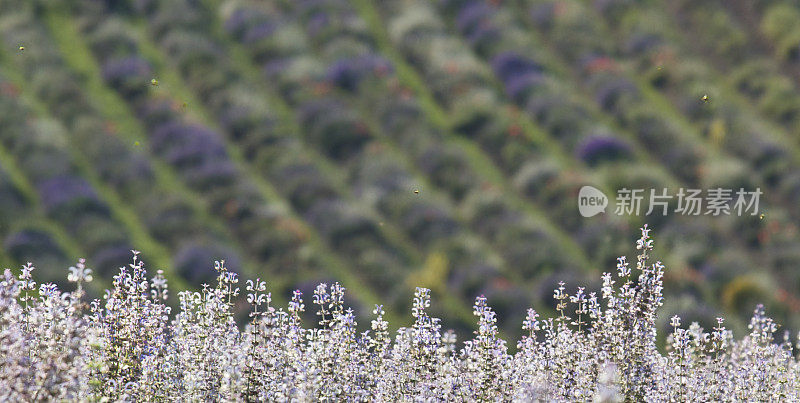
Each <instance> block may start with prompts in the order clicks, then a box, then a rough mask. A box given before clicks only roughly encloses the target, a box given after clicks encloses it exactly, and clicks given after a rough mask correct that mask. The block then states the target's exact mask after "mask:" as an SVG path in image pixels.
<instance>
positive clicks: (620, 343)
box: [0, 226, 800, 402]
mask: <svg viewBox="0 0 800 403" xmlns="http://www.w3.org/2000/svg"><path fill="white" fill-rule="evenodd" d="M652 248H653V242H652V240H651V239H650V238H649V230H648V229H647V227H646V226H645V227H644V228H643V229H642V237H641V239H639V240H638V242H637V249H639V250H640V254H639V256H638V259H637V261H636V265H635V268H633V267H630V266H629V263H628V261H627V260H626V259H625V258H620V259H619V261H618V265H617V273H616V275H612V274H610V273H605V274H604V275H603V286H602V290H601V295H600V296H598V295H596V294H595V293H589V294H588V295H587V294H585V290H584V289H583V288H579V289H578V291H577V292H576V293H575V294H574V295H568V294H567V293H566V292H565V288H564V286H563V284H562V285H560V287H559V288H558V289H557V290H556V291H555V294H554V297H555V299H556V300H557V302H558V307H557V310H558V314H557V315H556V317H554V318H547V319H543V318H540V316H539V314H538V313H536V311H534V310H532V309H531V310H529V311H528V315H527V317H526V319H525V321H524V322H523V324H522V328H523V329H524V330H525V331H526V335H525V336H524V337H523V338H522V340H520V341H519V342H518V343H517V352H516V353H514V354H511V353H509V351H508V349H507V346H506V342H505V341H504V340H502V339H500V338H499V337H498V331H497V326H496V324H495V322H496V320H497V319H496V317H495V312H494V311H493V310H492V309H491V308H490V307H489V306H488V305H487V301H486V299H485V298H483V297H478V298H477V299H476V301H475V305H474V307H473V308H474V314H475V316H476V317H477V322H478V325H477V329H476V331H475V335H474V337H473V338H472V339H471V340H467V341H465V342H464V343H463V344H462V345H461V346H460V347H457V345H456V339H455V335H454V333H453V332H452V331H444V332H443V331H442V329H441V325H440V321H439V319H437V318H434V317H431V316H429V315H428V308H429V307H430V305H431V298H430V290H428V289H424V288H418V289H417V290H416V292H415V294H414V298H413V304H412V315H413V318H414V323H413V325H411V326H410V327H408V328H400V329H399V330H398V331H397V333H396V335H395V336H394V338H391V337H390V332H389V330H388V329H389V327H388V323H387V322H386V321H385V320H384V314H385V312H384V310H383V307H382V306H376V307H375V310H374V311H373V314H374V315H376V317H375V318H374V319H373V320H372V321H371V326H370V327H371V329H370V330H368V331H364V332H358V331H357V326H356V320H355V317H354V315H353V312H352V311H351V310H350V309H347V308H345V306H344V291H345V290H344V288H343V287H341V286H340V285H339V284H333V285H332V286H329V285H327V284H320V285H319V286H318V287H317V288H316V290H315V291H314V295H313V296H312V299H311V301H312V303H313V304H314V305H315V306H316V308H315V309H316V310H317V311H316V313H317V315H318V317H319V323H318V326H314V327H310V328H307V327H304V326H303V325H302V323H301V318H302V314H303V312H304V311H305V309H306V307H305V304H304V302H303V298H302V293H300V292H299V291H297V292H295V293H294V294H293V296H292V299H291V301H290V302H289V305H288V308H287V309H285V310H284V309H276V308H275V307H273V306H272V305H271V303H272V298H271V294H269V293H267V292H266V289H267V287H266V283H265V282H264V281H262V280H261V279H257V280H255V281H252V280H248V281H247V282H246V294H247V296H246V300H247V303H249V305H250V307H251V314H250V321H249V324H248V325H247V326H246V327H245V328H244V329H243V330H242V329H240V328H239V327H238V326H237V325H236V322H235V320H234V315H233V313H232V312H233V307H234V305H235V304H236V303H237V302H238V301H239V299H240V298H238V296H239V288H238V286H237V284H238V282H239V279H238V277H237V275H236V274H235V273H232V272H229V271H228V270H227V269H226V268H225V264H224V262H216V265H215V267H216V270H217V272H218V277H217V284H216V286H215V287H204V288H203V290H202V291H200V292H188V291H184V292H181V293H179V294H178V297H179V300H180V311H179V312H177V314H176V315H175V317H174V318H173V319H170V309H169V308H168V307H167V306H166V305H164V301H165V300H166V298H167V284H166V282H165V280H164V277H163V275H162V273H160V272H159V273H158V274H157V275H156V276H155V277H154V278H152V279H148V278H146V276H145V270H144V266H143V264H142V262H141V261H140V260H138V257H137V252H135V251H134V258H133V263H132V264H130V265H129V267H125V268H122V269H121V270H120V273H119V274H118V275H117V276H115V277H114V284H113V286H114V287H113V289H112V290H109V291H108V292H107V293H106V295H105V297H104V299H103V300H95V301H93V302H91V303H90V304H88V305H87V304H84V303H83V302H82V299H83V297H84V292H83V288H82V284H83V283H84V282H87V281H91V270H90V269H88V268H86V266H85V264H84V262H83V261H80V262H79V263H78V264H77V265H76V266H75V267H72V268H70V274H69V280H70V281H71V282H74V283H77V290H76V291H74V292H62V291H59V290H58V289H57V288H56V287H55V286H54V285H52V284H43V285H40V286H39V287H38V288H37V287H36V283H35V282H34V281H33V279H32V271H33V266H31V265H30V264H29V265H26V266H24V267H23V268H22V272H21V274H19V275H17V276H14V275H13V274H12V272H11V271H10V270H5V272H4V274H3V276H2V278H0V280H2V282H0V400H3V401H37V400H48V401H49V400H75V401H86V400H100V401H165V400H188V401H220V400H224V401H253V400H259V401H262V400H270V401H272V400H281V401H283V400H290V399H291V400H301V401H308V400H336V401H339V400H348V401H410V400H414V401H417V400H419V401H430V400H434V401H440V400H446V401H451V400H454V401H476V400H477V401H486V400H490V401H517V400H519V401H530V400H545V401H603V402H611V401H623V400H624V401H723V400H725V401H727V400H736V401H797V400H800V392H798V390H799V389H800V388H799V387H800V383H799V382H798V381H799V380H800V379H798V378H799V377H800V366H799V365H798V362H797V360H796V359H795V358H794V354H793V349H794V346H792V344H791V343H790V342H789V341H788V338H785V339H784V341H783V342H782V343H779V344H776V343H775V339H774V336H775V332H776V330H777V326H776V324H775V323H774V322H773V321H772V320H771V319H769V318H767V317H766V316H765V315H764V311H763V308H762V307H758V308H757V309H756V311H755V315H754V316H753V319H752V322H751V324H750V329H751V332H750V334H749V335H747V336H745V337H744V338H743V339H741V340H734V339H733V337H732V334H731V332H730V331H728V330H726V329H725V328H724V327H723V326H722V323H723V320H722V319H721V318H719V319H718V324H717V326H716V327H715V328H714V329H712V331H711V332H710V333H708V332H705V331H704V330H703V329H702V328H700V327H699V326H698V325H697V324H696V323H694V324H691V325H690V326H689V327H688V328H681V327H680V326H681V321H680V318H678V317H674V318H673V319H672V321H671V324H672V326H673V328H674V330H673V332H672V333H671V334H670V335H668V337H667V340H668V346H667V350H666V352H662V351H659V349H658V348H657V345H656V327H655V313H656V309H657V308H658V307H659V306H660V305H661V304H662V297H661V295H662V292H661V291H662V276H663V273H664V267H663V266H662V265H661V263H659V262H655V263H649V261H648V260H649V256H648V255H649V253H650V251H651V250H652Z"/></svg>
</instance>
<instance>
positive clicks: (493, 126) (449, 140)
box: [0, 0, 800, 336]
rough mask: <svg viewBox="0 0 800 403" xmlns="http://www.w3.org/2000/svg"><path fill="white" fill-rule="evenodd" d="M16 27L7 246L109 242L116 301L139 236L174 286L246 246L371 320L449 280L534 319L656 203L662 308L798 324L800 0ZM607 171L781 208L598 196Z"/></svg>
mask: <svg viewBox="0 0 800 403" xmlns="http://www.w3.org/2000/svg"><path fill="white" fill-rule="evenodd" d="M0 44H2V49H0V245H2V248H0V265H2V266H3V267H19V266H20V265H21V264H24V263H25V262H27V261H31V262H33V263H34V264H35V265H36V266H37V268H38V271H37V276H38V278H39V279H40V280H49V281H54V282H57V283H64V282H65V281H64V280H65V275H66V271H65V269H66V268H67V267H68V266H70V265H73V264H74V263H75V262H76V260H77V259H78V257H85V258H86V259H87V265H88V266H89V267H92V268H93V269H94V270H95V273H96V277H98V279H97V280H95V284H94V289H93V290H92V292H93V295H94V296H100V295H102V289H104V288H105V287H108V285H109V284H110V281H111V276H112V275H113V274H114V273H115V272H116V270H117V268H118V267H120V266H122V265H125V264H127V263H129V262H130V260H131V257H132V255H131V252H130V250H131V249H137V250H140V251H141V252H142V257H143V259H144V260H145V261H146V262H147V263H148V267H149V268H150V272H151V274H152V273H153V272H154V270H155V269H156V268H164V269H165V271H166V275H167V277H168V279H169V280H170V282H171V283H170V284H171V288H172V291H173V294H172V295H173V300H174V296H175V292H176V291H178V290H182V289H185V288H198V287H200V286H201V284H203V283H212V282H213V279H214V275H215V272H214V270H213V261H214V260H220V259H225V261H226V264H227V266H228V267H229V268H230V269H231V270H234V271H236V272H238V273H240V275H241V276H242V278H243V279H246V278H255V277H261V278H263V279H266V280H267V282H268V286H269V288H270V290H272V291H273V296H274V298H275V299H276V302H278V303H282V302H285V301H286V299H287V297H288V296H289V295H290V294H291V290H293V289H294V288H299V289H300V290H302V291H304V293H305V295H306V298H310V297H311V291H312V290H313V287H314V286H315V285H316V284H317V283H319V282H332V281H340V282H341V283H343V285H344V286H345V287H346V288H347V289H348V295H349V296H350V300H349V301H347V302H348V303H349V304H350V305H352V306H353V307H354V308H355V309H356V311H357V312H358V313H359V317H360V318H361V319H360V320H361V321H362V322H364V323H360V325H364V324H367V318H368V317H369V316H370V315H369V314H368V312H369V311H371V309H372V307H373V305H374V304H376V303H383V304H385V308H386V310H387V312H388V313H389V316H387V317H390V318H391V319H392V320H390V322H392V323H393V324H398V323H399V324H408V323H410V319H411V317H410V315H409V314H408V313H407V312H408V308H409V306H410V302H411V297H412V294H413V289H414V287H415V286H424V287H429V288H431V289H432V296H433V301H434V304H433V306H432V310H433V312H434V314H436V315H439V316H441V317H442V318H443V324H444V326H445V327H446V328H448V327H452V328H455V329H458V330H459V331H461V332H467V331H469V330H468V329H471V328H472V325H471V324H472V323H474V320H473V318H472V315H471V304H472V301H473V300H474V298H475V297H476V296H477V295H480V294H484V295H485V296H486V297H487V298H488V302H489V305H491V306H493V307H494V308H495V310H496V311H498V317H499V324H500V326H501V328H502V329H503V330H504V332H505V334H506V335H509V336H515V335H517V334H519V333H520V332H521V329H520V326H521V323H522V319H523V318H524V313H525V310H526V308H528V307H530V306H533V307H535V308H536V309H537V310H538V311H540V312H544V313H545V314H547V313H552V311H553V308H554V307H555V302H554V300H553V291H552V290H553V288H555V287H557V284H558V281H562V280H563V281H565V282H566V287H567V291H568V292H570V293H572V292H573V291H574V290H575V288H576V287H577V286H579V285H586V286H587V287H588V289H587V292H588V291H596V290H597V289H598V288H599V279H600V273H601V272H602V271H614V269H615V262H616V257H617V256H619V255H622V254H627V255H629V256H630V257H631V258H633V255H634V251H633V250H631V248H630V246H629V245H631V244H632V242H633V240H635V239H636V238H638V236H637V233H638V228H639V227H640V226H641V225H642V224H644V223H645V222H647V223H649V225H650V226H651V227H652V228H653V233H652V235H653V236H654V238H655V240H656V250H655V258H657V259H660V260H662V261H663V262H664V263H665V264H666V266H667V272H666V285H665V289H666V294H667V296H666V301H667V305H666V306H665V307H664V309H663V310H662V318H663V320H662V323H663V325H664V328H667V326H668V324H667V319H666V318H669V317H670V316H672V315H673V314H676V313H678V314H681V315H682V316H683V319H684V321H685V323H690V322H692V321H699V322H700V323H701V324H702V325H704V326H705V327H706V328H707V329H709V328H711V327H712V326H713V325H715V324H716V321H715V319H714V318H715V317H716V316H720V315H724V316H725V317H726V318H729V320H728V322H726V325H728V326H729V327H730V328H733V329H734V332H735V333H736V334H737V335H741V334H742V332H743V331H744V329H745V328H746V324H747V322H746V321H747V319H748V318H749V317H750V315H751V313H752V311H753V309H754V307H755V304H756V303H757V302H763V303H765V304H766V306H767V312H768V314H770V315H772V316H773V317H775V318H776V321H777V322H778V323H782V324H784V325H785V328H786V329H790V330H793V331H795V332H796V331H797V330H798V329H800V293H798V290H800V270H798V268H799V267H800V265H798V263H800V238H798V234H797V231H798V228H797V224H798V222H799V221H798V220H799V219H800V209H798V208H797V206H798V203H799V202H800V92H798V85H800V5H799V4H798V3H797V2H795V1H791V0H753V1H744V0H732V1H726V2H723V1H713V0H710V1H688V0H675V1H668V2H667V1H663V2H662V1H655V0H644V1H634V0H584V1H578V0H573V1H564V0H559V1H551V0H545V1H540V0H494V1H486V0H470V1H467V0H435V1H432V0H378V1H370V0H351V1H344V0H258V1H257V0H252V1H248V0H224V1H221V0H130V1H123V0H114V1H111V0H108V1H98V0H75V1H55V0H49V1H48V0H2V1H0ZM704 97H707V99H705V100H704V99H703V98H704ZM583 185H592V186H595V187H597V188H598V189H601V190H603V191H605V192H606V194H608V195H614V194H615V193H616V191H617V190H618V189H621V188H623V187H625V188H643V189H657V190H660V189H662V188H669V189H671V192H672V194H674V193H675V192H676V191H677V189H678V188H681V187H683V188H702V189H709V188H713V187H723V188H731V189H739V188H740V187H743V188H745V189H747V190H755V189H756V188H760V189H761V190H762V191H763V192H764V194H763V196H762V197H761V200H760V206H759V207H760V210H761V211H762V212H763V213H764V214H763V216H750V215H747V216H742V217H739V216H736V215H731V216H719V217H711V216H701V217H695V216H681V215H677V214H672V213H671V214H670V215H668V216H667V217H661V216H651V217H644V216H638V217H637V216H616V215H614V214H613V205H612V206H610V209H609V210H608V211H609V212H610V213H612V214H601V215H599V216H596V217H592V218H583V217H581V216H580V215H579V214H578V210H577V192H578V189H580V187H581V186H583ZM674 201H675V200H673V202H674ZM612 203H613V200H612ZM671 210H674V206H673V207H672V208H671ZM173 302H174V301H173ZM312 314H313V312H312ZM545 316H546V315H545Z"/></svg>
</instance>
